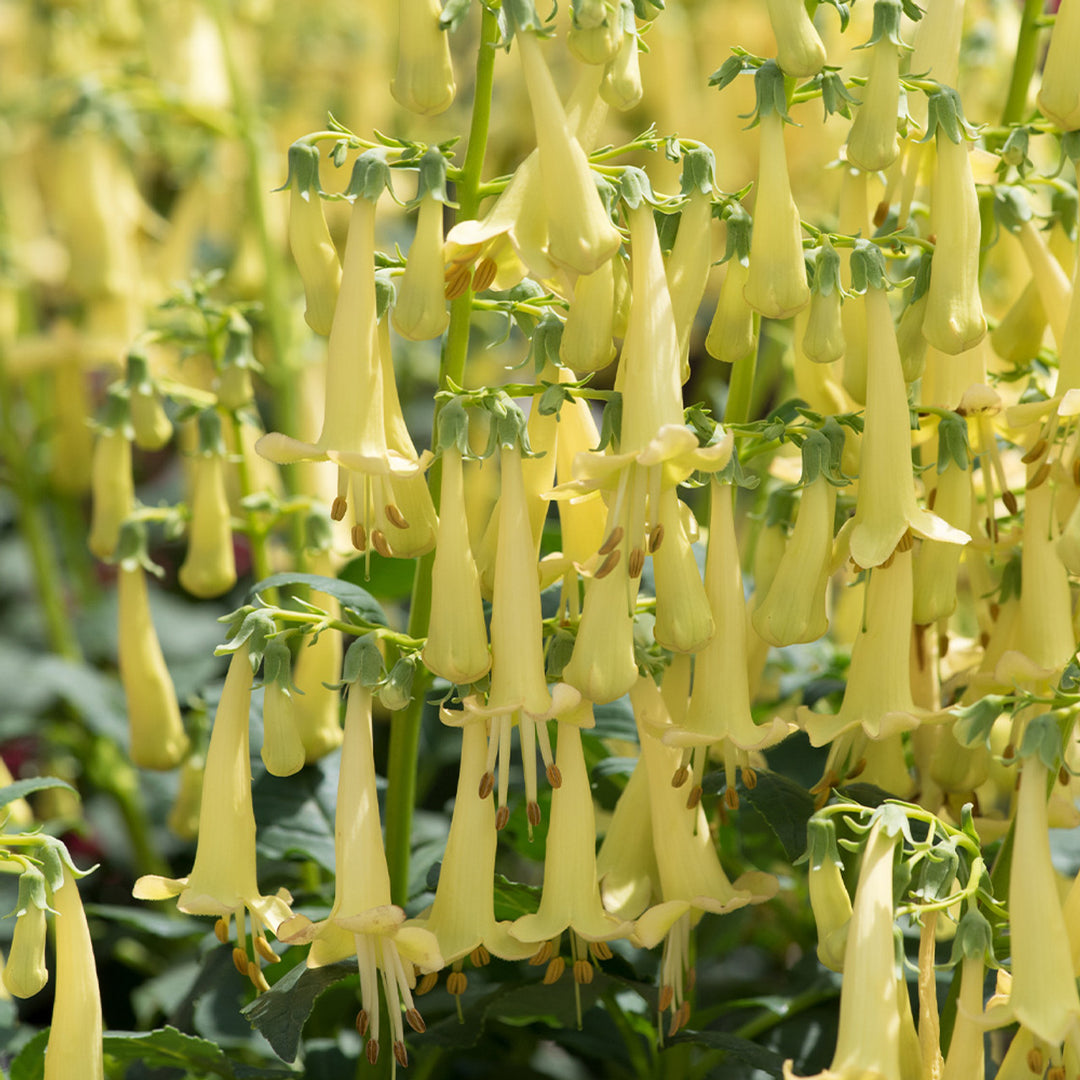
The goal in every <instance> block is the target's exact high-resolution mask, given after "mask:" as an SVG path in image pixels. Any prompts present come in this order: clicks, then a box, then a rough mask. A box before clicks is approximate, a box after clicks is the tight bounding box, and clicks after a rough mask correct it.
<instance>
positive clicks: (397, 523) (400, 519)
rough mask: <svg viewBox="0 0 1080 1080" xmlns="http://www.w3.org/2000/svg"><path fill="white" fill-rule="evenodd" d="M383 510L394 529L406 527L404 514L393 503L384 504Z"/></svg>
mask: <svg viewBox="0 0 1080 1080" xmlns="http://www.w3.org/2000/svg"><path fill="white" fill-rule="evenodd" d="M383 510H384V511H385V513H386V517H387V519H388V520H389V522H390V524H391V525H393V526H394V528H395V529H407V528H408V527H409V523H408V522H407V521H406V520H405V515H404V514H403V513H402V512H401V511H400V510H399V509H398V508H397V507H396V506H395V505H394V504H393V503H387V504H386V506H384V507H383Z"/></svg>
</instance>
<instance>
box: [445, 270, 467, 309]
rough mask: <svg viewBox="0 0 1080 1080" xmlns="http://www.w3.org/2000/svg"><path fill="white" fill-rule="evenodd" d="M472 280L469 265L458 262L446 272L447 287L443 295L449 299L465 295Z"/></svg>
mask: <svg viewBox="0 0 1080 1080" xmlns="http://www.w3.org/2000/svg"><path fill="white" fill-rule="evenodd" d="M471 282H472V273H471V272H470V270H469V267H468V265H465V264H461V263H457V264H455V265H454V266H452V267H451V268H450V269H449V270H448V271H447V273H446V288H445V289H444V290H443V295H444V296H445V297H446V299H447V300H456V299H457V298H458V297H459V296H464V295H465V293H466V292H467V291H468V289H469V285H470V283H471Z"/></svg>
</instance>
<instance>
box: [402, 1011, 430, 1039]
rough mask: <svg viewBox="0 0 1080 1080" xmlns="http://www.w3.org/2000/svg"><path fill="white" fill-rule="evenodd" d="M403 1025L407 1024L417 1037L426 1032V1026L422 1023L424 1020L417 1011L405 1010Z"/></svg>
mask: <svg viewBox="0 0 1080 1080" xmlns="http://www.w3.org/2000/svg"><path fill="white" fill-rule="evenodd" d="M405 1023H406V1024H408V1025H409V1027H411V1028H412V1029H413V1031H415V1032H416V1033H417V1035H423V1034H424V1032H425V1031H427V1024H425V1023H424V1018H423V1017H422V1016H421V1015H420V1013H419V1011H418V1010H417V1009H406V1010H405Z"/></svg>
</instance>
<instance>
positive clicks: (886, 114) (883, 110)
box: [846, 0, 901, 172]
mask: <svg viewBox="0 0 1080 1080" xmlns="http://www.w3.org/2000/svg"><path fill="white" fill-rule="evenodd" d="M900 45H901V42H900V3H899V0H875V3H874V33H873V37H872V38H871V40H870V42H869V47H870V49H871V50H872V51H871V54H870V73H869V75H868V77H867V80H866V86H865V87H864V88H863V96H862V103H861V104H860V105H859V107H858V109H857V110H856V112H855V121H854V123H853V124H852V125H851V132H850V133H849V135H848V140H847V151H846V152H847V159H848V161H850V162H851V164H852V165H857V166H858V167H859V168H860V169H862V170H864V171H865V172H877V171H878V170H879V169H887V168H888V167H889V166H890V165H891V164H892V163H893V162H894V161H895V160H896V158H897V155H898V154H899V153H900V139H899V137H898V136H897V133H896V120H897V112H898V110H899V105H900Z"/></svg>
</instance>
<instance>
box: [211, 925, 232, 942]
mask: <svg viewBox="0 0 1080 1080" xmlns="http://www.w3.org/2000/svg"><path fill="white" fill-rule="evenodd" d="M214 937H216V938H217V939H218V941H220V942H221V944H222V945H224V944H225V942H226V941H228V940H229V924H228V922H227V921H226V920H225V919H218V921H217V922H216V923H214Z"/></svg>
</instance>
